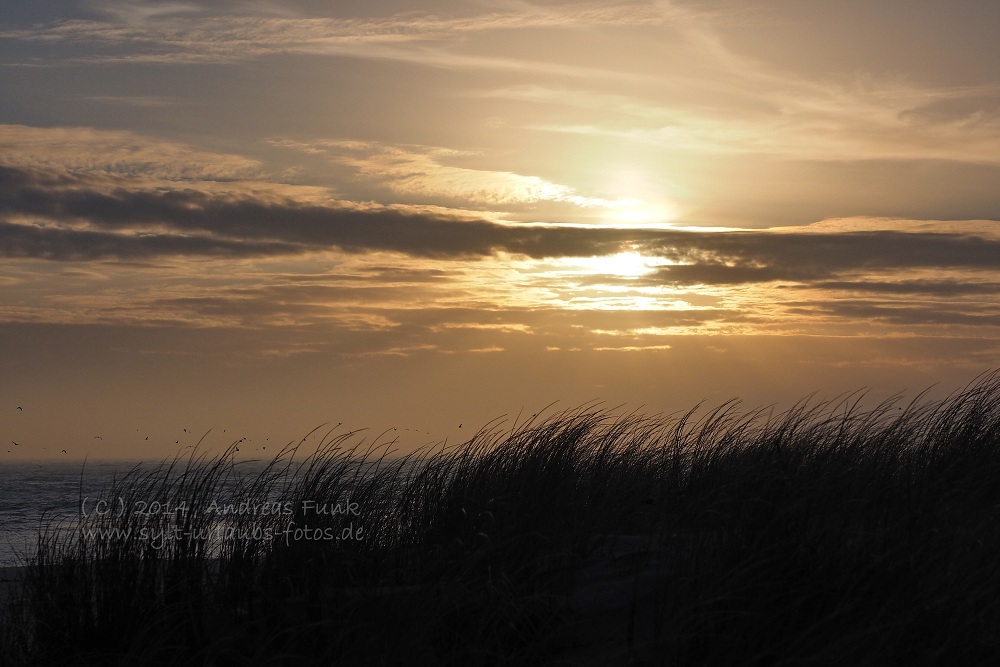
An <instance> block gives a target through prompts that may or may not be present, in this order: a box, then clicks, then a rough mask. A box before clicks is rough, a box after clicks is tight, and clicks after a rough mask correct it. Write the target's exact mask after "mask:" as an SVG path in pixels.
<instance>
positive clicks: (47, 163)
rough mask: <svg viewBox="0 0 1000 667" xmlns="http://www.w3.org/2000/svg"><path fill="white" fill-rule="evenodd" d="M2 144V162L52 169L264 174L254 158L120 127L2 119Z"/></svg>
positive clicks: (213, 176) (174, 175)
mask: <svg viewBox="0 0 1000 667" xmlns="http://www.w3.org/2000/svg"><path fill="white" fill-rule="evenodd" d="M115 99H117V98H115ZM144 99H147V100H148V99H153V100H160V99H161V98H144ZM133 101H134V100H133ZM0 144H2V145H3V147H4V148H3V154H2V155H0V164H8V165H17V166H18V167H21V168H29V169H38V170H47V171H50V172H55V173H58V172H67V173H71V174H81V173H88V174H106V175H119V176H129V177H138V176H148V177H151V178H159V179H164V180H171V181H179V180H208V181H215V180H217V181H230V180H255V179H261V178H264V177H265V176H267V175H268V171H267V170H266V169H265V167H264V165H263V164H262V163H261V162H260V161H258V160H254V159H251V158H247V157H244V156H241V155H232V154H224V153H214V152H211V151H206V150H202V149H199V148H194V147H192V146H186V145H184V144H179V143H176V142H170V141H161V140H157V139H151V138H149V137H144V136H141V135H138V134H135V133H133V132H127V131H121V130H96V129H93V128H89V127H46V128H41V127H30V126H27V125H0Z"/></svg>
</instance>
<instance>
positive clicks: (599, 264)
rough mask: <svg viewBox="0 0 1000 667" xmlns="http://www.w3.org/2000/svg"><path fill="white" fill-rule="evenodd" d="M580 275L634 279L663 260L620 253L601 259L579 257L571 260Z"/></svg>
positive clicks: (654, 267) (653, 268)
mask: <svg viewBox="0 0 1000 667" xmlns="http://www.w3.org/2000/svg"><path fill="white" fill-rule="evenodd" d="M573 264H574V265H576V266H579V267H581V270H580V273H586V274H597V275H612V276H621V277H625V278H629V277H631V278H636V277H638V276H642V275H645V274H647V273H650V272H652V271H654V270H656V268H657V266H659V265H662V264H663V260H659V259H653V258H650V257H645V256H643V255H641V254H639V253H637V252H634V251H629V252H620V253H618V254H615V255H604V256H603V257H581V258H577V259H574V260H573Z"/></svg>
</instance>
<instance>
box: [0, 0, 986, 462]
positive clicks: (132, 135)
mask: <svg viewBox="0 0 1000 667" xmlns="http://www.w3.org/2000/svg"><path fill="white" fill-rule="evenodd" d="M998 29H1000V3H997V2H996V1H995V0H956V1H955V2H942V1H939V0H935V1H933V2H931V1H927V0H885V1H881V2H877V3H876V2H870V0H845V1H842V2H821V1H818V0H750V1H745V0H676V1H673V2H668V1H663V2H622V3H614V4H608V3H604V2H600V3H591V2H553V1H546V2H525V1H520V0H509V1H501V0H497V1H492V0H478V1H471V0H469V1H459V0H436V1H432V2H427V1H424V2H403V1H396V0H391V1H385V2H369V1H362V0H342V1H338V2H329V1H326V0H322V1H321V0H282V1H281V2H277V1H275V2H270V1H266V0H260V1H257V2H235V1H229V0H213V1H212V2H208V1H203V0H191V1H186V2H135V1H129V2H125V1H116V0H108V1H102V0H89V1H88V0H72V1H59V2H55V1H42V2H27V1H20V0H10V1H5V2H4V3H3V8H2V9H0V46H2V50H0V91H2V93H0V439H2V440H3V442H2V443H0V445H3V446H0V456H3V457H5V458H6V460H12V459H14V458H22V459H24V458H35V457H42V458H45V457H53V456H59V457H63V458H65V457H66V456H70V457H75V458H82V457H83V456H84V455H87V456H89V457H91V458H108V457H128V458H156V459H158V458H162V457H164V456H168V455H171V454H173V453H175V452H177V451H178V449H180V448H182V447H185V446H186V445H189V444H193V443H194V442H195V441H196V440H197V439H198V437H199V436H201V435H204V434H205V433H206V432H208V431H209V429H212V432H211V435H210V436H209V437H208V439H207V440H206V443H209V444H210V445H211V446H213V447H214V446H221V445H222V444H228V442H232V441H233V440H236V439H238V438H242V437H246V438H248V440H247V441H246V445H245V446H244V447H243V448H242V449H243V450H245V451H244V452H243V453H244V454H246V453H247V452H253V453H262V452H263V449H262V448H263V447H264V446H267V447H268V451H269V452H270V451H273V450H274V449H276V447H277V445H279V444H284V443H286V442H288V441H290V440H293V439H298V438H299V437H301V436H303V435H305V434H306V433H307V432H308V431H310V430H311V429H312V428H313V427H316V426H318V425H320V424H322V423H328V424H329V426H328V427H327V428H332V427H334V426H335V425H337V424H338V423H340V426H339V427H338V432H344V431H345V430H347V429H358V428H365V427H368V428H369V429H370V430H369V431H367V432H366V436H365V437H368V438H373V437H375V436H377V435H378V434H379V433H381V432H382V431H384V430H386V429H392V428H394V427H395V428H396V429H397V431H391V430H390V431H389V433H388V434H387V436H384V438H383V439H385V438H391V437H396V436H398V437H399V438H400V447H401V449H402V450H406V449H408V448H411V447H413V446H416V445H423V444H430V443H435V442H441V441H444V439H445V438H447V439H448V442H449V443H451V442H457V441H460V440H461V439H463V438H466V437H468V436H470V435H471V434H472V432H473V431H474V430H475V429H476V428H478V427H479V426H482V425H484V424H485V423H486V422H488V421H490V420H491V419H493V418H496V417H500V416H502V415H507V416H508V419H510V420H512V419H513V418H515V417H517V415H518V414H519V413H520V414H521V419H524V418H525V417H530V415H531V414H532V413H535V412H538V411H539V410H541V409H542V408H545V407H546V406H547V405H549V404H551V403H553V402H556V401H558V403H557V404H556V406H555V407H554V408H550V411H551V410H552V409H560V408H572V407H576V406H579V405H581V404H583V403H585V402H587V401H595V402H602V404H603V405H604V406H605V407H608V408H614V407H617V406H622V409H623V410H628V411H630V410H638V411H640V412H643V413H664V414H669V413H673V412H676V411H679V410H687V409H688V408H690V407H692V406H694V405H695V404H696V403H698V402H700V401H703V400H704V401H705V402H706V404H707V405H717V404H719V403H721V402H723V401H725V400H727V399H729V398H733V397H739V398H741V399H742V400H743V405H744V406H745V407H747V408H752V407H756V406H758V405H769V404H772V403H774V404H776V405H777V406H778V407H779V408H784V407H788V406H790V405H791V404H792V403H793V402H794V401H795V400H797V399H799V398H802V397H803V396H805V395H807V394H810V393H812V392H817V396H819V397H827V398H830V397H833V396H835V395H837V394H838V393H840V392H843V391H849V390H854V389H860V388H863V387H868V388H870V389H871V392H872V396H873V397H875V398H884V397H886V396H889V395H891V394H893V393H895V392H897V391H902V390H906V391H907V392H908V393H907V396H912V395H913V394H914V393H916V392H917V391H919V390H921V389H924V388H925V387H927V386H928V385H930V384H932V383H935V382H938V383H940V388H941V390H942V391H950V390H954V389H957V388H959V387H960V386H961V385H963V384H965V383H966V382H968V381H969V380H971V379H972V378H973V377H975V375H976V374H978V373H979V372H982V371H985V370H988V369H991V368H995V367H998V366H1000V298H998V297H1000V40H998V39H997V31H998ZM18 407H20V408H21V409H20V410H19V409H17V408H18ZM460 424H461V425H462V428H459V425H460ZM509 425H510V424H509ZM407 429H409V430H407ZM324 431H325V429H324ZM147 438H148V439H147ZM14 442H16V443H19V444H17V445H14V444H13V443H14ZM62 449H66V450H67V452H68V453H67V454H66V455H63V454H61V450H62ZM8 450H9V453H8Z"/></svg>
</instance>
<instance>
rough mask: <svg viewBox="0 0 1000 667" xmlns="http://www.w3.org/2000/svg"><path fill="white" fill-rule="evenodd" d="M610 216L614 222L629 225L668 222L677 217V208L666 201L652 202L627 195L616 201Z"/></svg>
mask: <svg viewBox="0 0 1000 667" xmlns="http://www.w3.org/2000/svg"><path fill="white" fill-rule="evenodd" d="M608 218H609V219H610V221H612V222H616V223H624V224H627V225H629V226H649V225H657V224H668V223H670V222H671V221H672V220H675V219H676V218H677V209H676V207H674V206H672V205H670V204H668V203H666V202H658V203H651V202H648V201H643V200H641V199H636V198H635V197H625V198H623V199H619V200H617V201H615V206H614V207H612V209H611V212H610V214H609V216H608Z"/></svg>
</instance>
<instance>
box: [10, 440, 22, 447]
mask: <svg viewBox="0 0 1000 667" xmlns="http://www.w3.org/2000/svg"><path fill="white" fill-rule="evenodd" d="M11 442H14V441H13V440H11ZM14 446H15V447H20V446H21V443H19V442H14Z"/></svg>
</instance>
